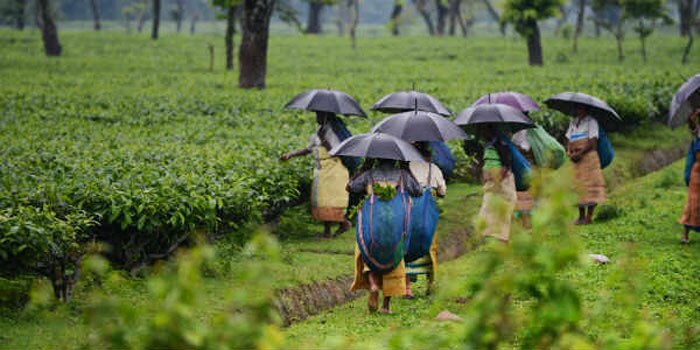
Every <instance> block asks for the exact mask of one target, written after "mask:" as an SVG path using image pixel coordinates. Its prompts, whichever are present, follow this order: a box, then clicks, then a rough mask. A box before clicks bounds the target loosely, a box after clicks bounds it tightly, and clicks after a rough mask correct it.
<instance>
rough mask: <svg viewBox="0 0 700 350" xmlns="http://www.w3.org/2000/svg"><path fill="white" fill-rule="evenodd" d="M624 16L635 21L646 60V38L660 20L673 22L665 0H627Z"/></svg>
mask: <svg viewBox="0 0 700 350" xmlns="http://www.w3.org/2000/svg"><path fill="white" fill-rule="evenodd" d="M624 16H625V18H627V19H629V20H631V21H633V22H634V23H635V24H634V31H635V32H636V33H637V35H638V36H639V40H640V42H641V44H642V45H641V50H640V52H641V54H642V59H643V60H644V62H646V60H647V50H646V39H647V37H649V36H650V35H651V34H652V33H653V32H654V27H655V26H656V24H657V22H658V21H663V22H664V23H666V24H670V23H673V20H672V19H671V16H669V14H668V12H666V8H665V2H664V0H625V2H624Z"/></svg>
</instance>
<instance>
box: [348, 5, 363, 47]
mask: <svg viewBox="0 0 700 350" xmlns="http://www.w3.org/2000/svg"><path fill="white" fill-rule="evenodd" d="M347 1H348V7H350V41H351V43H352V44H351V45H352V49H353V50H354V49H355V48H356V47H357V43H356V41H357V38H356V34H357V25H358V24H360V0H347Z"/></svg>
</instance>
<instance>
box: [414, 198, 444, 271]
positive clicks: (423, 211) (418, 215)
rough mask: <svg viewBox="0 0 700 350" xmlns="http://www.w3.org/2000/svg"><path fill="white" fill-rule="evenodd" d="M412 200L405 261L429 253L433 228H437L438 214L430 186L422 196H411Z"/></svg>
mask: <svg viewBox="0 0 700 350" xmlns="http://www.w3.org/2000/svg"><path fill="white" fill-rule="evenodd" d="M412 201H413V206H412V209H411V222H410V225H409V230H408V232H409V233H408V239H407V240H406V242H407V243H406V256H405V261H406V262H411V261H414V260H416V259H419V258H421V257H423V256H425V255H428V254H430V246H431V245H432V244H433V237H434V236H435V228H437V223H438V218H439V216H440V212H439V211H438V208H437V203H436V202H435V198H434V197H433V192H432V190H431V189H430V188H427V189H426V190H425V191H424V192H423V195H422V196H420V197H418V198H413V199H412Z"/></svg>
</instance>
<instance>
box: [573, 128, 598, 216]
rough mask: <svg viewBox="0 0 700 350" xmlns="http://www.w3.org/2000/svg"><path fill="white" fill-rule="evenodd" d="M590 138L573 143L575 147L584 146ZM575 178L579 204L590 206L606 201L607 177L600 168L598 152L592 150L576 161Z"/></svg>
mask: <svg viewBox="0 0 700 350" xmlns="http://www.w3.org/2000/svg"><path fill="white" fill-rule="evenodd" d="M587 142H588V140H578V141H574V142H572V143H571V147H572V148H574V149H577V148H583V147H585V146H586V143H587ZM574 180H575V184H576V190H577V192H578V194H579V200H578V204H579V205H580V206H590V205H595V204H600V203H603V202H605V199H606V195H605V178H604V177H603V169H601V168H600V158H599V157H598V152H597V151H595V150H591V151H589V152H587V153H586V154H585V155H584V156H583V158H581V160H579V161H578V162H576V163H574Z"/></svg>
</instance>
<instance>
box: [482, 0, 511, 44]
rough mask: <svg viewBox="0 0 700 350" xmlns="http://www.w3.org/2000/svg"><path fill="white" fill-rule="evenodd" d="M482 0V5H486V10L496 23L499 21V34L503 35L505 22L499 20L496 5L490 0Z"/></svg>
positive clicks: (499, 16)
mask: <svg viewBox="0 0 700 350" xmlns="http://www.w3.org/2000/svg"><path fill="white" fill-rule="evenodd" d="M483 2H484V5H486V10H487V11H488V13H489V14H490V15H491V17H492V18H493V20H494V21H496V23H500V26H499V30H500V31H501V35H503V36H505V35H506V23H507V22H506V21H502V20H501V15H499V14H498V11H496V7H494V6H493V4H492V3H491V0H483Z"/></svg>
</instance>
